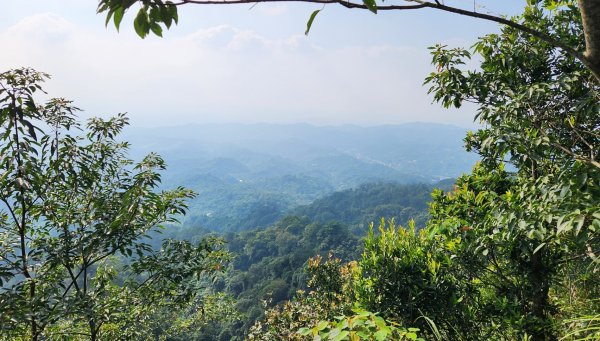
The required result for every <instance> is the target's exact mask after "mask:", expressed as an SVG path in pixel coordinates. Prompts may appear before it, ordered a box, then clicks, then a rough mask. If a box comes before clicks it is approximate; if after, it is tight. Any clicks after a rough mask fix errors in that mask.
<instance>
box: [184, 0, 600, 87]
mask: <svg viewBox="0 0 600 341" xmlns="http://www.w3.org/2000/svg"><path fill="white" fill-rule="evenodd" d="M404 1H407V2H414V3H417V4H415V5H386V6H377V10H378V11H393V10H414V9H422V8H431V9H436V10H440V11H444V12H450V13H455V14H459V15H464V16H467V17H472V18H478V19H483V20H487V21H492V22H496V23H499V24H502V25H506V26H509V27H512V28H515V29H517V30H519V31H521V32H524V33H527V34H529V35H532V36H534V37H536V38H538V39H540V40H542V41H545V42H547V43H549V44H551V45H552V46H554V47H557V48H560V49H561V50H563V51H564V52H565V53H567V54H568V55H570V56H572V57H573V58H575V59H577V60H579V61H580V62H581V63H582V64H583V65H585V66H586V67H587V68H588V69H589V70H590V71H591V72H592V73H593V74H594V76H595V78H596V80H598V81H600V62H599V60H600V42H598V41H600V28H598V29H595V30H589V29H585V28H589V27H592V28H593V27H595V26H598V27H600V23H596V25H595V26H594V25H590V24H589V23H586V22H585V20H586V17H585V14H586V13H588V12H589V13H591V14H589V15H588V16H589V17H593V15H598V16H600V14H599V13H600V5H599V3H598V2H595V0H594V1H585V0H579V3H580V6H581V9H582V15H584V31H585V35H586V46H587V50H586V52H585V54H584V53H582V52H580V51H577V50H576V49H574V48H573V47H571V46H569V45H568V44H566V43H564V42H562V41H560V40H558V39H555V38H554V37H552V36H551V35H549V34H547V33H545V32H542V31H537V30H534V29H532V28H529V27H527V26H524V25H522V24H519V23H517V22H515V21H512V20H509V19H506V18H502V17H499V16H494V15H490V14H485V13H478V12H475V11H470V10H464V9H460V8H457V7H452V6H447V5H443V4H441V3H439V2H437V1H436V2H428V1H422V0H404ZM263 2H271V3H273V2H308V3H314V4H338V5H341V6H343V7H346V8H350V9H352V8H358V9H367V10H368V9H369V8H368V7H367V6H366V5H364V4H362V3H355V2H350V1H344V0H182V1H181V2H178V3H175V5H176V6H181V5H186V4H195V5H233V4H257V3H263ZM581 3H589V4H588V5H587V7H584V6H583V5H581ZM585 11H587V12H585ZM588 22H592V23H593V20H592V19H588ZM586 24H587V25H588V26H585V25H586ZM596 45H598V48H594V47H595V46H596Z"/></svg>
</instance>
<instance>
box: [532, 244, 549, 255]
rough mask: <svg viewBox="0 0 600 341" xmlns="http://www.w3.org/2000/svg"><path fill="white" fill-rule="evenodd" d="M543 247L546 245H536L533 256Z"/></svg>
mask: <svg viewBox="0 0 600 341" xmlns="http://www.w3.org/2000/svg"><path fill="white" fill-rule="evenodd" d="M544 245H546V243H541V244H540V245H538V246H537V247H536V248H535V250H533V254H536V253H537V252H538V251H540V249H541V248H543V247H544Z"/></svg>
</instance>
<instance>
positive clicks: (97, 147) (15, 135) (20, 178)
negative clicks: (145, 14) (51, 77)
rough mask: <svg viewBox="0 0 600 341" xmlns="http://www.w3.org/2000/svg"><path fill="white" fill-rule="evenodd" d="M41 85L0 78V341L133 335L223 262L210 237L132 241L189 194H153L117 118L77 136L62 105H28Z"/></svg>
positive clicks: (152, 166) (153, 179)
mask: <svg viewBox="0 0 600 341" xmlns="http://www.w3.org/2000/svg"><path fill="white" fill-rule="evenodd" d="M47 78H48V75H47V74H44V73H41V72H37V71H35V70H33V69H28V68H23V69H17V70H11V71H7V72H4V73H1V74H0V124H1V125H2V128H3V129H2V132H1V135H0V162H1V163H2V173H1V175H0V201H1V202H2V204H3V205H2V207H1V212H0V287H1V289H0V310H1V311H2V312H3V313H2V314H1V315H0V325H2V328H1V329H0V337H5V338H9V339H15V338H21V339H25V338H29V339H31V340H38V339H45V338H65V337H66V338H71V337H85V338H90V339H92V340H96V339H98V338H99V337H101V336H102V335H105V336H106V337H109V336H110V335H111V333H113V334H114V333H115V331H118V335H119V338H122V337H125V338H133V337H136V336H139V335H140V333H143V332H144V330H145V329H144V328H146V329H148V328H147V326H144V321H147V320H148V318H149V316H150V315H151V313H152V311H157V310H159V309H171V310H175V309H177V308H179V307H182V306H184V305H185V304H186V303H187V302H190V301H191V300H192V299H194V298H195V297H197V296H198V294H199V291H198V289H199V288H202V287H203V282H202V281H203V279H204V278H205V276H206V275H209V276H210V275H212V274H214V273H216V272H218V271H219V270H220V269H222V267H223V265H222V263H223V262H225V261H227V259H228V258H229V256H228V254H227V253H226V252H224V251H222V250H221V242H220V241H218V240H212V239H206V240H204V241H202V242H201V243H199V244H198V245H192V244H191V243H189V242H184V241H174V240H166V241H165V242H164V243H163V245H162V248H161V249H160V250H153V249H151V248H150V246H149V245H148V244H146V243H144V240H145V239H146V238H147V236H148V233H149V232H151V231H155V230H157V229H158V228H159V225H160V224H163V223H165V222H175V221H176V219H175V217H176V215H181V214H184V213H185V210H186V204H185V200H186V199H188V198H191V197H192V196H193V193H192V192H191V191H189V190H187V189H184V188H177V189H175V190H171V191H161V192H156V191H155V190H156V187H157V186H158V184H159V182H160V175H159V173H158V172H159V171H160V170H162V169H164V168H165V164H164V162H163V160H162V159H161V158H160V157H159V156H158V155H156V154H150V155H148V156H146V157H145V158H144V159H143V160H142V161H141V162H139V163H137V164H134V163H133V162H132V161H131V160H129V159H127V157H126V150H127V148H128V144H127V143H126V142H118V141H117V140H116V137H117V135H118V134H119V132H120V131H121V130H122V129H123V127H124V126H125V125H126V124H127V118H126V117H125V116H124V115H122V114H120V115H118V116H117V117H114V118H112V119H109V120H102V119H98V118H92V119H90V120H89V121H88V123H87V125H86V127H85V128H82V127H81V126H80V125H79V123H78V122H77V120H76V117H75V113H76V112H77V111H78V109H77V108H76V107H74V106H72V104H71V102H69V101H67V100H64V99H51V100H49V101H48V102H47V103H46V104H44V105H39V104H38V103H37V102H36V101H35V98H34V94H35V93H36V92H37V91H43V90H42V87H41V85H40V83H41V82H43V81H44V80H45V79H47Z"/></svg>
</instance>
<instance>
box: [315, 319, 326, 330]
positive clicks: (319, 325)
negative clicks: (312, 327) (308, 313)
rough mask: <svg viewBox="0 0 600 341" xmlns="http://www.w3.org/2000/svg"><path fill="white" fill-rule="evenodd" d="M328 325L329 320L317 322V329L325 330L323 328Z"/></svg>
mask: <svg viewBox="0 0 600 341" xmlns="http://www.w3.org/2000/svg"><path fill="white" fill-rule="evenodd" d="M327 326H328V323H327V321H321V322H319V323H318V324H317V329H318V330H323V329H325V328H327Z"/></svg>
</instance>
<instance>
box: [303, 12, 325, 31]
mask: <svg viewBox="0 0 600 341" xmlns="http://www.w3.org/2000/svg"><path fill="white" fill-rule="evenodd" d="M319 12H321V10H320V9H318V10H316V11H314V12H312V14H311V15H310V18H308V22H307V23H306V31H305V32H304V35H308V32H309V31H310V27H311V26H312V24H313V21H314V20H315V17H316V16H317V14H319Z"/></svg>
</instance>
